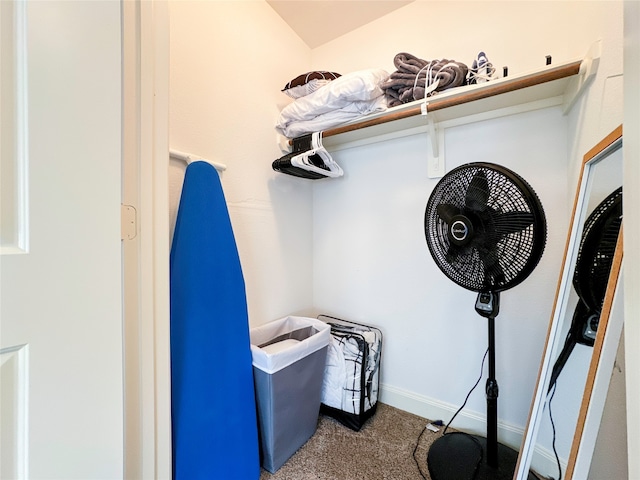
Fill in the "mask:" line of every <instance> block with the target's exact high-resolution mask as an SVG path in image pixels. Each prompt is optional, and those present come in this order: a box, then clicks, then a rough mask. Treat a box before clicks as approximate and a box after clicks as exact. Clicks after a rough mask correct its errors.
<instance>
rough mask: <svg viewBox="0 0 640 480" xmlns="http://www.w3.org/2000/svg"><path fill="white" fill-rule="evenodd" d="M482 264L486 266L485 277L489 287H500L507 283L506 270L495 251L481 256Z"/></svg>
mask: <svg viewBox="0 0 640 480" xmlns="http://www.w3.org/2000/svg"><path fill="white" fill-rule="evenodd" d="M480 258H481V259H482V263H483V264H484V272H485V274H484V277H485V281H486V282H487V283H488V285H487V287H491V288H493V287H499V286H502V285H503V284H504V283H505V282H506V277H505V275H504V270H503V269H502V266H501V265H500V262H499V261H498V256H497V255H496V252H495V250H492V251H491V252H489V253H488V254H485V255H481V256H480Z"/></svg>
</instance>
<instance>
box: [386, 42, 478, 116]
mask: <svg viewBox="0 0 640 480" xmlns="http://www.w3.org/2000/svg"><path fill="white" fill-rule="evenodd" d="M393 63H394V65H395V67H396V68H397V70H396V71H395V72H393V73H392V74H391V75H390V76H389V80H387V81H386V82H384V83H383V84H382V85H381V88H382V89H383V90H384V92H385V96H386V98H387V105H388V106H389V107H395V106H397V105H401V104H403V103H408V102H412V101H414V100H420V99H423V98H425V93H426V95H427V96H429V95H432V94H433V93H435V92H441V91H443V90H447V89H449V88H453V87H459V86H462V85H466V83H467V80H466V78H467V72H468V71H469V69H468V67H467V66H466V65H465V64H464V63H461V62H456V61H455V60H447V59H442V60H431V61H427V60H422V59H420V58H418V57H416V56H415V55H412V54H410V53H406V52H402V53H398V54H397V55H396V56H395V57H394V59H393ZM436 82H437V85H435V87H434V84H435V83H436Z"/></svg>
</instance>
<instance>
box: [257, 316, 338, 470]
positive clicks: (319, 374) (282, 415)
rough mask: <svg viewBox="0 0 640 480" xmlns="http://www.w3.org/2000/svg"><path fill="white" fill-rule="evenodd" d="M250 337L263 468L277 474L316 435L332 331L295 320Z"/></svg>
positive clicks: (259, 329)
mask: <svg viewBox="0 0 640 480" xmlns="http://www.w3.org/2000/svg"><path fill="white" fill-rule="evenodd" d="M250 335H251V353H252V355H253V377H254V382H255V387H256V403H257V407H258V427H259V428H258V429H259V432H260V447H261V455H262V467H263V468H264V469H265V470H268V471H269V472H271V473H275V472H276V471H277V470H278V469H279V468H280V467H281V466H282V465H283V464H284V463H285V462H286V461H287V460H288V459H289V457H291V455H293V454H294V453H295V452H296V451H297V450H298V449H299V448H300V447H301V446H302V445H304V443H305V442H306V441H307V440H309V438H311V436H312V435H313V434H314V433H315V431H316V426H317V423H318V414H319V411H320V396H321V393H322V379H323V375H324V368H325V362H326V356H327V346H328V345H329V336H330V327H329V325H327V324H326V323H324V322H322V321H320V320H316V319H315V318H307V317H294V316H289V317H285V318H282V319H280V320H276V321H274V322H271V323H268V324H266V325H262V326H260V327H257V328H253V329H251V331H250Z"/></svg>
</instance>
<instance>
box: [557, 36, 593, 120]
mask: <svg viewBox="0 0 640 480" xmlns="http://www.w3.org/2000/svg"><path fill="white" fill-rule="evenodd" d="M601 54H602V40H597V41H596V42H594V43H593V44H591V47H589V51H588V52H587V54H586V55H585V57H584V59H583V60H582V62H581V63H580V71H579V72H578V75H576V77H575V78H574V79H573V80H571V83H570V84H569V86H568V87H567V91H566V92H565V94H564V102H563V106H562V112H563V113H564V114H565V115H566V114H567V113H568V112H569V110H571V108H572V107H573V105H574V104H575V103H576V101H577V100H578V97H579V96H580V94H581V93H582V92H583V91H584V90H585V88H586V87H587V86H588V85H589V84H590V83H591V82H592V81H593V78H594V77H595V76H596V73H597V71H598V65H599V64H600V56H601Z"/></svg>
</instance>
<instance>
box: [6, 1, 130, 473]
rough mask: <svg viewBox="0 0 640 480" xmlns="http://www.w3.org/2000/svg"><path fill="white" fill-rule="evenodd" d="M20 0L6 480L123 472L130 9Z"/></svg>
mask: <svg viewBox="0 0 640 480" xmlns="http://www.w3.org/2000/svg"><path fill="white" fill-rule="evenodd" d="M2 3H3V4H5V3H6V0H2ZM12 5H13V7H14V10H15V12H14V13H13V14H12V15H13V18H14V22H13V23H7V22H5V21H3V22H2V26H3V28H9V27H7V25H10V26H11V28H14V30H15V31H14V32H13V33H12V35H14V37H13V38H18V41H17V42H16V47H15V49H16V51H17V53H18V58H22V59H23V60H25V61H26V63H23V64H20V63H18V67H17V68H16V70H17V72H16V75H18V77H19V76H20V75H19V71H20V65H23V66H24V67H25V70H24V74H25V76H26V78H22V79H20V78H18V81H17V82H18V83H17V86H16V91H18V93H20V92H22V94H24V95H23V98H24V99H25V100H26V102H22V103H20V102H18V103H17V104H16V103H12V105H14V106H15V105H17V106H16V109H17V110H20V108H21V107H20V105H26V106H27V109H26V112H24V111H23V112H21V113H20V112H18V113H17V114H16V115H13V116H12V115H8V116H5V115H4V113H5V110H4V106H5V100H7V98H6V97H5V96H4V95H5V89H3V90H2V92H3V97H2V98H1V99H0V105H2V107H3V117H2V122H3V125H2V128H3V129H4V128H5V120H7V119H8V120H11V119H13V120H15V124H16V128H15V129H14V134H15V138H14V139H15V140H16V143H15V145H18V147H19V146H20V145H23V146H24V148H23V149H22V150H21V151H22V154H20V152H19V151H18V150H20V148H17V149H16V151H15V152H14V155H13V156H11V157H9V158H5V157H3V162H2V166H3V169H2V171H0V174H2V175H4V174H5V173H6V172H7V171H10V172H15V171H18V172H22V173H23V174H24V175H23V177H20V175H13V173H12V176H11V177H8V176H6V175H4V176H3V177H2V182H3V185H4V184H5V182H7V181H8V182H9V184H11V185H12V186H13V188H15V191H16V192H18V194H16V195H17V196H15V198H17V199H18V200H19V201H16V202H15V203H16V205H17V207H16V209H15V211H14V214H15V215H8V216H6V218H9V219H10V220H11V225H14V224H15V225H18V226H19V228H18V231H19V233H20V235H22V237H21V238H22V239H23V240H24V239H27V240H28V241H22V242H21V243H20V242H18V243H16V244H15V245H13V246H11V245H10V246H9V247H10V248H4V247H5V245H3V249H2V253H3V255H1V256H0V275H1V276H0V369H1V371H0V375H1V382H0V431H1V432H2V433H1V436H0V442H1V443H0V477H1V478H3V479H4V478H31V479H65V480H70V479H83V480H88V479H99V478H104V479H115V478H122V476H123V473H122V472H123V386H122V383H123V374H122V370H123V358H122V282H121V245H120V190H121V189H120V182H121V125H122V120H121V78H120V77H121V16H120V8H121V4H120V2H118V1H92V2H75V1H70V2H65V1H56V0H52V1H25V0H13V1H12ZM4 12H5V10H3V13H4ZM16 19H17V23H16V22H15V20H16ZM23 27H26V29H23ZM20 32H23V33H26V35H25V37H24V38H25V45H24V48H22V47H21V46H20V40H19V38H20ZM4 33H6V30H5V31H3V35H4ZM5 58H6V57H4V56H3V60H5ZM2 68H3V69H4V68H5V64H4V61H3V65H2ZM7 68H9V67H7ZM6 71H8V70H4V72H5V73H6ZM2 78H3V80H4V79H5V75H3V77H2ZM25 81H26V83H24V82H25ZM20 82H22V83H20ZM21 86H24V87H26V88H24V89H22V90H21ZM25 113H26V115H25ZM8 120H7V121H8ZM21 122H22V123H21ZM3 139H4V136H3ZM22 139H24V140H25V141H24V142H22ZM3 155H5V149H3ZM5 160H7V161H6V162H5ZM7 165H8V167H6V166H7ZM5 167H6V168H5ZM14 167H15V168H14ZM20 195H22V196H20ZM3 198H4V197H3ZM16 216H17V217H18V218H17V220H16V218H15V217H16ZM7 238H9V237H7Z"/></svg>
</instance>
